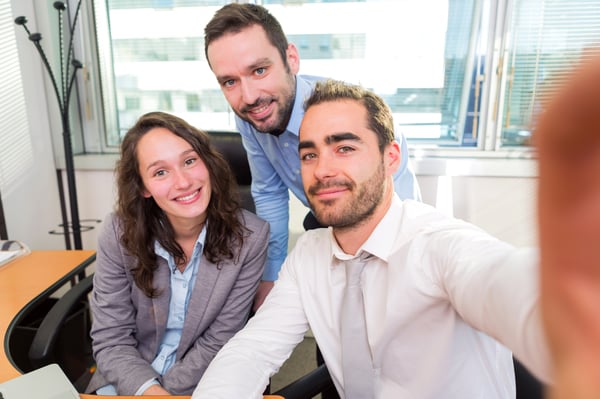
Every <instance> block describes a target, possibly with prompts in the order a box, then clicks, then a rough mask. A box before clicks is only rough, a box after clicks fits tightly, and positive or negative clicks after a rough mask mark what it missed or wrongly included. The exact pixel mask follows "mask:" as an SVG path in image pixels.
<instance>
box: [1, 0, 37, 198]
mask: <svg viewBox="0 0 600 399" xmlns="http://www.w3.org/2000/svg"><path fill="white" fill-rule="evenodd" d="M13 20H14V17H13V15H12V10H11V5H10V0H0V60H2V62H0V93H1V95H0V191H1V192H2V196H3V197H6V194H8V192H9V191H10V188H11V186H12V185H13V184H14V183H15V182H17V181H18V178H19V176H21V174H23V173H24V172H25V171H27V170H28V169H29V168H31V167H32V165H33V149H32V143H31V137H30V135H29V122H28V119H27V113H26V108H25V96H24V93H23V86H22V84H21V68H20V65H19V57H18V53H17V45H16V37H15V24H14V22H13ZM23 34H24V35H25V32H23Z"/></svg>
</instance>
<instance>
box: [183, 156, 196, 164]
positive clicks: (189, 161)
mask: <svg viewBox="0 0 600 399" xmlns="http://www.w3.org/2000/svg"><path fill="white" fill-rule="evenodd" d="M194 162H196V158H188V159H186V160H185V164H186V165H191V164H193V163H194Z"/></svg>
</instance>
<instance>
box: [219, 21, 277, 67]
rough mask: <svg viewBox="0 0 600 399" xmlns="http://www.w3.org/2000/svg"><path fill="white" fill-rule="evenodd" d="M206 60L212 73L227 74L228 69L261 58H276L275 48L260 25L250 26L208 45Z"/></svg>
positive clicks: (249, 63)
mask: <svg viewBox="0 0 600 399" xmlns="http://www.w3.org/2000/svg"><path fill="white" fill-rule="evenodd" d="M207 55H208V60H209V62H210V65H211V67H212V69H213V71H214V72H215V73H216V74H219V73H220V72H219V70H221V69H223V70H224V71H223V72H224V73H227V69H228V68H230V67H238V68H240V67H244V66H248V65H251V64H253V63H255V62H256V60H257V59H261V58H274V57H275V56H276V57H277V58H280V57H279V53H278V52H277V48H276V47H275V46H273V45H272V44H271V42H270V41H269V39H268V37H267V34H266V32H265V30H264V29H263V28H262V26H260V25H256V24H255V25H252V26H249V27H247V28H244V29H242V30H241V31H239V32H231V33H226V34H225V35H223V36H221V37H220V38H218V39H216V40H214V41H213V42H211V43H210V45H209V46H208V49H207Z"/></svg>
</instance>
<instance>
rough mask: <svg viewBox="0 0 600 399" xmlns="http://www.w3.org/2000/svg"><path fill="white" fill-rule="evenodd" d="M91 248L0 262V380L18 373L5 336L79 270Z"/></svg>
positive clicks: (89, 257)
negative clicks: (5, 262)
mask: <svg viewBox="0 0 600 399" xmlns="http://www.w3.org/2000/svg"><path fill="white" fill-rule="evenodd" d="M95 254H96V253H95V251H83V250H78V251H66V250H65V251H33V252H31V253H30V254H28V255H25V256H22V257H20V258H17V259H15V260H13V261H11V262H9V263H7V264H5V265H3V266H0V342H2V348H1V349H0V382H2V381H7V380H9V379H11V378H14V377H18V376H19V375H21V370H19V369H18V368H17V366H16V365H15V364H14V362H13V360H12V358H11V356H10V353H8V348H9V337H10V335H11V333H12V331H13V329H14V327H15V325H17V324H18V323H19V322H20V321H21V320H22V319H23V317H25V316H26V315H27V313H28V312H29V311H30V309H31V308H32V307H35V305H36V304H38V303H40V302H41V301H43V300H44V299H46V298H48V297H49V296H50V295H51V294H52V293H53V292H55V291H56V290H57V289H59V288H60V287H61V286H62V285H64V284H65V283H67V282H68V281H69V280H70V279H71V278H72V277H74V276H75V275H77V274H78V273H80V272H81V271H83V270H84V269H85V267H86V266H88V265H89V264H91V263H92V262H93V261H94V260H95V258H96V255H95Z"/></svg>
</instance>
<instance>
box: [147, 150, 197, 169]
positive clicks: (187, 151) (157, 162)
mask: <svg viewBox="0 0 600 399" xmlns="http://www.w3.org/2000/svg"><path fill="white" fill-rule="evenodd" d="M190 153H194V154H198V153H197V152H196V150H194V149H193V148H190V149H189V150H185V151H183V152H182V153H181V154H179V156H180V157H186V156H188V155H189V154H190ZM198 156H200V155H198ZM161 162H165V160H164V159H157V160H156V161H154V162H152V163H151V164H149V165H148V166H147V167H146V170H150V169H152V168H154V167H156V165H159V164H160V163H161Z"/></svg>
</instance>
